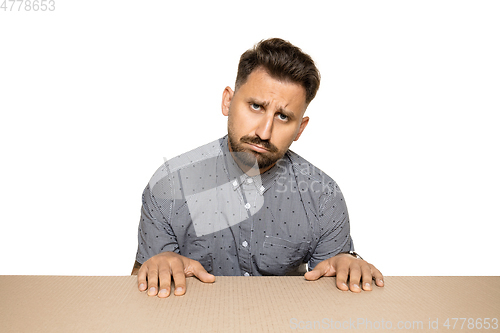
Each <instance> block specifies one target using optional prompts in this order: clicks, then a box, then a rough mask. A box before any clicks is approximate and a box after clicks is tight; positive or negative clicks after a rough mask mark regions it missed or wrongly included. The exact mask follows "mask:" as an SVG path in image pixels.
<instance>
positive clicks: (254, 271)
mask: <svg viewBox="0 0 500 333" xmlns="http://www.w3.org/2000/svg"><path fill="white" fill-rule="evenodd" d="M319 82H320V76H319V72H318V70H317V68H316V67H315V65H314V62H313V61H312V59H311V58H310V57H309V56H308V55H307V54H304V53H303V52H302V51H301V50H300V49H299V48H297V47H295V46H293V45H292V44H290V43H289V42H286V41H284V40H281V39H277V38H274V39H269V40H264V41H261V42H260V43H258V44H257V45H256V46H255V47H254V48H253V49H251V50H248V51H247V52H245V53H244V54H243V55H242V56H241V59H240V63H239V65H238V74H237V78H236V84H235V90H234V91H233V90H232V89H231V88H229V87H226V88H225V90H224V92H223V97H222V113H223V115H224V116H227V117H228V135H227V136H224V137H223V138H221V139H219V140H217V141H215V142H212V143H209V144H207V145H205V146H202V147H199V148H197V149H195V150H192V151H190V152H188V153H185V154H182V155H180V156H178V157H176V158H173V159H171V160H169V161H168V162H166V163H165V164H164V165H163V166H162V167H161V168H160V169H158V171H157V172H156V173H155V175H154V176H153V178H152V179H151V181H150V182H149V185H148V186H147V187H146V189H145V190H144V193H143V206H142V216H141V221H140V225H139V246H138V251H137V257H136V265H135V267H134V268H135V269H136V270H137V269H138V268H139V267H140V269H139V271H138V276H137V279H138V286H139V290H141V291H145V290H148V291H147V292H148V295H151V296H154V295H158V296H159V297H168V296H169V295H170V285H171V280H172V279H173V280H174V285H175V291H174V294H175V295H183V294H184V293H185V291H186V282H185V278H186V276H196V277H197V278H198V279H200V280H201V281H202V282H213V281H214V280H215V275H244V276H250V275H256V276H259V275H285V274H293V273H294V272H296V271H297V269H298V267H299V266H300V265H301V264H302V263H303V262H304V263H308V266H309V271H308V272H307V273H305V274H304V277H305V278H306V279H307V280H316V279H318V278H320V277H322V276H335V275H336V277H337V279H336V280H337V287H338V288H339V289H341V290H349V289H350V290H351V291H353V292H360V291H361V290H362V289H363V290H371V289H372V285H371V282H372V279H375V283H376V285H378V286H383V276H382V274H381V273H380V272H379V271H378V270H377V269H376V268H375V267H374V266H373V265H371V264H369V263H367V262H366V261H364V260H362V259H361V258H360V257H359V256H357V255H353V252H352V251H353V250H354V247H353V242H352V239H351V237H350V234H349V218H348V213H347V207H346V204H345V202H344V198H343V195H342V193H341V192H340V189H339V188H338V186H337V184H336V183H335V182H334V181H333V180H332V179H331V178H330V177H328V176H327V175H326V174H324V173H323V172H322V171H321V170H319V169H317V168H316V167H314V166H313V165H312V164H310V163H309V162H308V161H306V160H305V159H303V158H302V157H300V156H298V155H297V154H295V153H293V152H292V151H290V150H289V149H288V148H289V147H290V145H291V144H292V142H293V141H296V140H298V139H299V137H300V136H301V134H302V132H303V131H304V129H305V128H306V126H307V124H308V122H309V117H305V116H304V113H305V111H306V108H307V106H308V105H309V103H310V102H311V101H312V100H313V98H314V96H315V95H316V92H317V90H318V88H319ZM141 265H142V266H141ZM360 283H362V285H360ZM348 284H349V285H348Z"/></svg>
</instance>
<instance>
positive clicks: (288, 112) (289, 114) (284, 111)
mask: <svg viewBox="0 0 500 333" xmlns="http://www.w3.org/2000/svg"><path fill="white" fill-rule="evenodd" d="M278 112H279V113H281V114H284V115H285V116H287V117H288V119H293V118H295V115H294V114H293V112H291V111H288V110H286V109H283V108H278Z"/></svg>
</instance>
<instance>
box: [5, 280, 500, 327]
mask: <svg viewBox="0 0 500 333" xmlns="http://www.w3.org/2000/svg"><path fill="white" fill-rule="evenodd" d="M385 281H386V286H385V287H383V288H379V287H376V286H374V290H373V291H371V292H361V293H359V294H357V293H352V292H344V291H340V290H338V289H337V288H336V286H335V278H331V277H325V278H321V279H320V280H318V281H306V280H305V279H304V278H303V277H300V276H290V277H217V279H216V282H215V283H213V284H204V283H201V282H200V281H198V280H197V279H196V278H188V279H187V292H186V295H184V296H174V295H173V294H172V295H171V296H170V297H168V298H166V299H160V298H157V297H149V296H147V295H146V294H145V293H144V292H143V293H141V292H139V291H138V289H137V282H136V277H135V276H125V277H68V276H0V332H2V333H3V332H64V333H68V332H85V333H87V332H297V331H307V332H310V331H352V330H355V331H378V332H380V331H388V330H399V331H406V332H412V331H419V332H443V331H460V332H483V331H484V332H495V331H499V332H500V327H499V325H500V324H499V322H498V319H500V277H386V278H385ZM453 318H456V319H453ZM461 318H464V319H461ZM487 318H488V319H487ZM494 318H496V321H495V320H494ZM495 322H496V324H495ZM446 325H449V326H448V327H447V326H446ZM486 326H489V328H488V329H487V328H486ZM453 327H454V329H453ZM495 327H496V329H495Z"/></svg>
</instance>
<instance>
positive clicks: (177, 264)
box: [170, 259, 186, 296]
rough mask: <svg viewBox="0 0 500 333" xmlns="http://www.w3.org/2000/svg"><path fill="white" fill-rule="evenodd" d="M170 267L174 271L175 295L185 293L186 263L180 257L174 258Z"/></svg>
mask: <svg viewBox="0 0 500 333" xmlns="http://www.w3.org/2000/svg"><path fill="white" fill-rule="evenodd" d="M170 269H171V271H172V277H173V279H174V286H175V290H174V295H176V296H180V295H184V293H185V292H186V275H185V273H184V263H183V262H182V260H179V259H176V260H172V262H171V263H170Z"/></svg>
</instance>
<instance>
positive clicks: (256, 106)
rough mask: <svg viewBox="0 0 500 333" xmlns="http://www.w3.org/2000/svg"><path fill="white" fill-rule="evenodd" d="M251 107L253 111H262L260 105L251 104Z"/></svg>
mask: <svg viewBox="0 0 500 333" xmlns="http://www.w3.org/2000/svg"><path fill="white" fill-rule="evenodd" d="M250 107H251V108H252V109H253V110H255V111H259V110H260V105H259V104H255V103H252V104H250Z"/></svg>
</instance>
